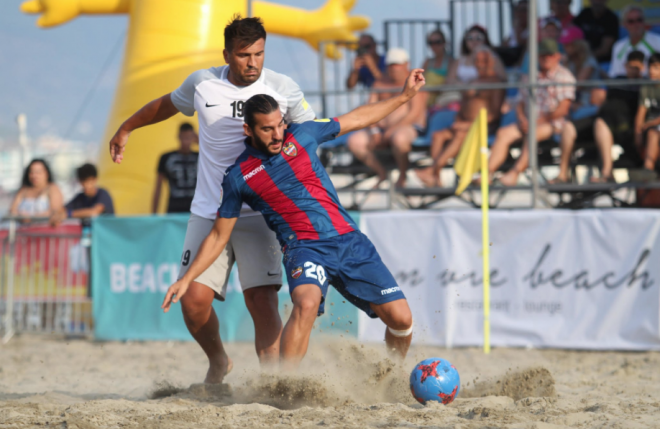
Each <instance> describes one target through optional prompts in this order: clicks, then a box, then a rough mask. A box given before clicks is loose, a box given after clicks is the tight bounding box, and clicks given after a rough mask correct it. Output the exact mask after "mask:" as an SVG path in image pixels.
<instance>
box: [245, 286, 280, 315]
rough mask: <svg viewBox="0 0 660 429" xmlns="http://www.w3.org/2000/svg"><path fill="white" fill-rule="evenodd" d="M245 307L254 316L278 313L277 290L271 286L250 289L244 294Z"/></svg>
mask: <svg viewBox="0 0 660 429" xmlns="http://www.w3.org/2000/svg"><path fill="white" fill-rule="evenodd" d="M243 296H244V298H245V305H246V307H247V308H248V310H249V311H250V313H252V314H255V313H256V314H264V313H271V312H272V311H273V310H274V311H277V290H275V288H274V287H271V286H264V287H257V288H252V289H248V290H246V291H245V292H244V294H243Z"/></svg>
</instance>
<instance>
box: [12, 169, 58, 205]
mask: <svg viewBox="0 0 660 429" xmlns="http://www.w3.org/2000/svg"><path fill="white" fill-rule="evenodd" d="M61 208H62V192H60V188H59V187H58V186H57V185H56V184H55V183H53V175H52V174H51V172H50V168H49V167H48V164H47V163H46V161H44V160H43V159H33V160H32V161H31V162H30V164H29V165H28V166H27V167H26V168H25V171H24V172H23V180H22V181H21V189H19V191H18V192H17V193H16V196H15V197H14V201H12V203H11V207H10V209H9V213H10V214H11V215H12V216H25V217H50V216H51V215H52V214H53V213H55V212H57V211H59V210H60V209H61Z"/></svg>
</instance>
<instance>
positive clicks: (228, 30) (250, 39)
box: [225, 14, 266, 51]
mask: <svg viewBox="0 0 660 429" xmlns="http://www.w3.org/2000/svg"><path fill="white" fill-rule="evenodd" d="M259 39H264V40H266V29H265V28H264V23H263V21H261V18H256V17H255V18H243V17H241V15H240V14H236V15H234V16H233V17H232V18H231V22H230V23H229V24H227V26H226V27H225V49H227V50H228V51H231V50H232V49H234V47H238V48H239V49H240V48H245V47H247V46H251V45H253V44H254V43H255V42H256V41H257V40H259Z"/></svg>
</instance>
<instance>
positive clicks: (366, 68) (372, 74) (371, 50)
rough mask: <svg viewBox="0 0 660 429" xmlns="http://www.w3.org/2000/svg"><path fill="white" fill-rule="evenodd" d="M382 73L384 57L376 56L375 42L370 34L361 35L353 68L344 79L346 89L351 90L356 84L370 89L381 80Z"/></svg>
mask: <svg viewBox="0 0 660 429" xmlns="http://www.w3.org/2000/svg"><path fill="white" fill-rule="evenodd" d="M384 71H385V57H384V56H382V55H378V51H377V50H376V40H375V39H374V37H373V36H372V35H370V34H363V35H361V36H360V40H359V42H358V49H357V56H356V57H355V61H354V62H353V68H352V69H351V72H350V74H349V75H348V79H346V88H348V89H353V88H354V87H355V85H357V84H358V83H361V84H362V85H363V86H364V87H366V88H371V86H372V85H373V84H374V82H375V81H377V80H380V79H382V77H383V72H384Z"/></svg>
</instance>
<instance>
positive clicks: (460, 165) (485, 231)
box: [454, 109, 490, 353]
mask: <svg viewBox="0 0 660 429" xmlns="http://www.w3.org/2000/svg"><path fill="white" fill-rule="evenodd" d="M479 170H481V239H482V240H481V245H482V248H483V252H482V256H483V258H484V259H483V269H484V291H483V292H484V295H483V296H484V305H483V309H484V353H490V238H489V237H490V231H489V224H488V205H489V201H490V199H489V196H488V117H487V113H486V109H481V111H480V112H479V117H478V118H477V119H476V120H475V121H474V123H473V124H472V125H471V126H470V130H469V131H468V135H467V137H466V138H465V142H464V143H463V147H462V148H461V152H460V153H459V154H458V158H457V159H456V163H455V164H454V171H456V174H457V175H458V176H459V177H460V180H459V182H458V186H457V187H456V195H460V194H461V193H462V192H463V191H464V190H465V188H467V187H468V185H469V184H470V182H471V181H472V176H474V174H475V173H476V172H477V171H479Z"/></svg>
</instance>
